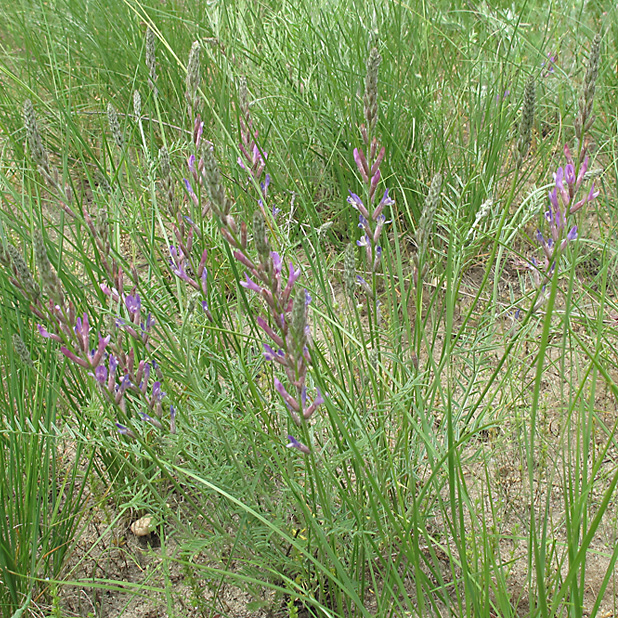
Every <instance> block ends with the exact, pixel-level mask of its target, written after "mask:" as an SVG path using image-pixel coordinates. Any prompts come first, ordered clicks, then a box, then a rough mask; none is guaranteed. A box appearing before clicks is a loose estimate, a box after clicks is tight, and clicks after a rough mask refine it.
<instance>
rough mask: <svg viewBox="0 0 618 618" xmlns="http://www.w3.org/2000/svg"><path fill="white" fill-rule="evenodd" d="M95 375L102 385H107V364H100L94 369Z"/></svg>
mask: <svg viewBox="0 0 618 618" xmlns="http://www.w3.org/2000/svg"><path fill="white" fill-rule="evenodd" d="M94 377H95V380H96V381H97V382H98V383H99V384H100V385H101V386H105V384H106V382H107V367H106V366H105V365H99V366H98V367H97V368H96V369H95V370H94Z"/></svg>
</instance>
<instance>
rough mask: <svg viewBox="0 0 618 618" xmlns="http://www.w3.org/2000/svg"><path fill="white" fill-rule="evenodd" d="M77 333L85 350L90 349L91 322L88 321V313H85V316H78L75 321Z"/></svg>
mask: <svg viewBox="0 0 618 618" xmlns="http://www.w3.org/2000/svg"><path fill="white" fill-rule="evenodd" d="M74 330H75V334H76V335H77V336H78V337H79V339H80V345H81V349H82V351H83V352H87V351H88V338H89V336H90V324H89V323H88V314H87V313H84V317H83V319H82V318H77V321H76V323H75V329H74Z"/></svg>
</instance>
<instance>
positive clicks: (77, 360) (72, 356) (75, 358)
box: [60, 345, 90, 369]
mask: <svg viewBox="0 0 618 618" xmlns="http://www.w3.org/2000/svg"><path fill="white" fill-rule="evenodd" d="M60 351H61V352H62V353H63V354H64V355H65V356H66V357H67V358H68V359H69V360H70V361H73V362H74V363H75V364H76V365H79V366H80V367H83V368H84V369H89V368H90V365H89V364H88V363H87V362H86V361H85V360H84V359H83V358H79V356H77V355H76V354H75V353H74V352H71V350H69V348H67V347H66V346H64V345H63V346H62V347H61V348H60Z"/></svg>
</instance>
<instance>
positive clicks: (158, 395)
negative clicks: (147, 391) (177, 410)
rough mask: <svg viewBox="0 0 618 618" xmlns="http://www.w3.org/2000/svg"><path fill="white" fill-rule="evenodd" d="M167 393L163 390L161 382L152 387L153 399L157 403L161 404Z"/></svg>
mask: <svg viewBox="0 0 618 618" xmlns="http://www.w3.org/2000/svg"><path fill="white" fill-rule="evenodd" d="M165 395H166V393H164V392H163V391H162V390H161V382H159V381H157V382H155V383H154V384H153V385H152V397H153V399H154V400H155V401H156V402H157V403H160V402H161V400H162V399H163V397H165Z"/></svg>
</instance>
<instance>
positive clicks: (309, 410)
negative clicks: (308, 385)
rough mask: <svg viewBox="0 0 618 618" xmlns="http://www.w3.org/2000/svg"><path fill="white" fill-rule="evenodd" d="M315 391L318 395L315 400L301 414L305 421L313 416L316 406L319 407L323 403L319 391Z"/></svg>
mask: <svg viewBox="0 0 618 618" xmlns="http://www.w3.org/2000/svg"><path fill="white" fill-rule="evenodd" d="M316 391H317V393H318V394H317V395H316V397H315V399H314V400H313V402H312V403H311V405H310V406H309V407H308V408H307V409H305V410H304V412H303V417H304V418H305V419H310V418H311V417H312V416H313V413H314V412H315V411H316V409H317V408H318V406H321V405H322V404H323V403H324V397H323V396H322V393H321V392H320V389H319V388H318V389H316ZM303 408H304V405H303Z"/></svg>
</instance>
